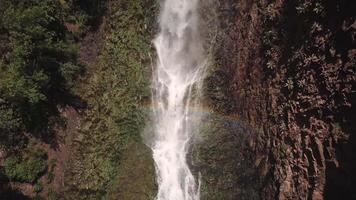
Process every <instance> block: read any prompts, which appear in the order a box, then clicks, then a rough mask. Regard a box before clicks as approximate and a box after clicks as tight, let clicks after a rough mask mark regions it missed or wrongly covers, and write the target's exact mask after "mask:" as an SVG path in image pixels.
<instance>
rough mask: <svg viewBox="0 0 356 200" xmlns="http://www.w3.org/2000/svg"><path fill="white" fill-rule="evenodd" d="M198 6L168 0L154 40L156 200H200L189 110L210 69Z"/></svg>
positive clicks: (193, 123)
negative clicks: (190, 160)
mask: <svg viewBox="0 0 356 200" xmlns="http://www.w3.org/2000/svg"><path fill="white" fill-rule="evenodd" d="M198 3H199V0H164V1H163V2H162V8H161V14H160V18H159V25H160V33H159V34H158V35H157V37H156V38H155V40H154V44H155V48H156V51H157V56H158V59H157V65H156V67H155V69H154V75H153V81H152V82H153V95H152V96H153V122H154V140H153V142H152V144H151V148H152V151H153V158H154V161H155V167H156V174H157V182H158V194H157V198H156V199H157V200H199V199H200V197H199V181H197V180H195V178H194V176H193V175H192V173H191V171H190V169H189V166H188V164H187V152H188V150H189V145H190V143H191V141H190V139H191V137H192V136H193V134H194V131H195V132H196V129H197V124H198V123H199V117H198V116H193V115H192V110H191V109H190V108H191V107H193V106H194V105H195V103H196V100H197V98H196V96H197V95H196V94H197V93H198V91H199V86H200V84H199V83H200V82H201V79H202V77H203V73H204V68H205V64H204V56H203V47H202V43H201V39H200V34H199V28H198V25H199V24H198V23H199V17H198V13H197V6H198ZM192 93H194V94H195V95H192ZM192 96H194V97H192Z"/></svg>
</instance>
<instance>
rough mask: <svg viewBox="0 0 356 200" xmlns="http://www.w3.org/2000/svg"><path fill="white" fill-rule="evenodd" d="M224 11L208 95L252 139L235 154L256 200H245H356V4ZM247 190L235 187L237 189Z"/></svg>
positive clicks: (280, 1)
mask: <svg viewBox="0 0 356 200" xmlns="http://www.w3.org/2000/svg"><path fill="white" fill-rule="evenodd" d="M218 7H219V9H218V10H219V19H220V25H219V26H220V27H219V28H220V31H219V33H218V35H217V41H218V44H217V48H216V53H215V65H216V66H217V67H216V70H215V71H214V72H213V73H212V75H211V76H210V77H208V79H207V85H208V87H207V88H208V89H207V91H208V96H209V97H210V105H211V107H212V108H213V109H214V110H215V111H216V112H221V111H223V114H224V115H228V116H230V117H233V118H237V119H239V121H240V122H244V123H245V124H248V126H249V127H250V128H252V129H253V130H254V132H255V133H254V134H249V135H248V136H246V134H245V135H244V136H246V137H247V138H246V139H243V142H242V144H241V145H239V148H242V149H241V151H243V152H246V154H245V158H248V160H250V161H249V162H248V164H247V165H248V166H249V167H248V168H249V169H254V170H255V173H252V174H254V176H255V179H253V181H255V185H256V186H255V188H257V190H251V192H256V193H258V195H255V194H254V195H247V197H246V199H251V196H253V197H254V198H260V199H356V193H355V192H354V191H353V189H355V188H356V142H355V119H356V116H355V113H356V111H355V106H354V105H353V103H354V102H355V79H356V75H355V54H356V49H355V39H356V38H355V31H356V21H355V12H353V9H354V8H355V3H354V1H346V0H344V1H332V0H329V1H321V0H299V1H297V0H294V1H285V0H275V1H249V0H245V1H236V0H224V1H222V0H221V1H219V4H218ZM240 134H243V133H240ZM241 138H243V137H241ZM235 139H236V140H239V138H238V137H237V138H235ZM215 141H216V140H215ZM238 143H241V141H239V142H238ZM224 153H226V152H224ZM237 157H240V156H237ZM232 160H234V159H232ZM236 162H237V161H236ZM245 163H246V162H245ZM231 167H232V168H234V167H235V170H237V169H239V167H238V165H233V166H231ZM239 170H241V169H239ZM239 173H240V174H241V173H244V172H243V171H239ZM252 174H251V176H252ZM249 181H251V180H249ZM246 184H247V185H248V184H249V183H243V182H241V179H239V178H237V179H236V181H235V182H234V184H233V185H232V186H231V188H243V186H246ZM259 187H260V189H258V188H259ZM250 188H251V187H250ZM239 195H240V196H241V193H238V194H236V196H235V197H234V198H233V197H231V198H230V199H236V198H238V197H239ZM208 199H209V198H208Z"/></svg>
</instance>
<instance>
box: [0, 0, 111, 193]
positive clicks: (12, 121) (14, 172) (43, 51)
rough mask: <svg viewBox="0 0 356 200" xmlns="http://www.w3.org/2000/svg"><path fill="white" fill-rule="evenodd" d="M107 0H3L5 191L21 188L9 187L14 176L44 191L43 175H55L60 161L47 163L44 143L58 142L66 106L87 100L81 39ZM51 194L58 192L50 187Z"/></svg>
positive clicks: (0, 133) (1, 169) (0, 130)
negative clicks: (78, 87)
mask: <svg viewBox="0 0 356 200" xmlns="http://www.w3.org/2000/svg"><path fill="white" fill-rule="evenodd" d="M104 3H105V1H99V0H91V1H83V0H60V1H53V0H27V1H21V0H0V159H1V166H0V182H1V183H0V196H1V197H3V196H4V197H6V196H7V195H10V196H9V198H12V197H11V196H12V195H13V194H15V193H14V191H12V190H9V191H8V192H10V193H11V194H9V193H7V190H8V189H7V186H6V183H7V182H9V181H11V182H24V183H30V184H34V187H33V192H34V193H38V192H40V191H41V190H42V186H41V185H40V184H39V183H38V182H37V181H38V180H39V178H40V177H41V176H42V175H44V174H45V173H47V169H48V174H47V175H46V177H47V182H48V184H49V183H51V182H52V181H53V179H54V176H55V175H54V172H53V171H54V168H53V166H54V165H55V164H51V162H50V163H49V166H47V154H46V152H45V151H44V150H43V147H41V146H44V143H48V144H49V145H50V146H54V145H56V141H55V140H56V139H55V138H54V136H55V135H54V132H55V128H56V127H58V126H63V125H65V123H63V122H65V120H64V119H62V117H61V116H60V109H61V108H62V107H65V106H68V105H70V106H77V105H84V104H83V103H82V100H80V99H79V98H78V97H77V96H76V95H75V91H74V86H75V84H76V79H77V77H78V76H79V75H81V73H82V72H83V71H84V70H85V68H84V64H82V63H81V62H79V54H78V52H79V44H80V42H81V40H82V38H83V37H84V36H85V34H86V32H87V31H88V30H90V29H91V28H95V26H96V25H97V22H98V19H100V18H99V16H100V15H101V14H102V13H103V12H104V5H105V4H104ZM78 102H79V103H78ZM29 141H36V143H38V144H39V145H38V146H37V147H34V146H33V145H32V144H31V142H29ZM46 151H47V150H46ZM48 196H56V194H55V192H54V191H49V190H48ZM48 198H49V197H48Z"/></svg>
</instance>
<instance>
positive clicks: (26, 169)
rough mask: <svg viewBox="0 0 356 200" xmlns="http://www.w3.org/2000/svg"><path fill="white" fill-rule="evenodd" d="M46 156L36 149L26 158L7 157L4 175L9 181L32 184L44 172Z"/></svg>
mask: <svg viewBox="0 0 356 200" xmlns="http://www.w3.org/2000/svg"><path fill="white" fill-rule="evenodd" d="M46 156H47V155H46V152H44V151H43V150H42V149H38V148H36V149H34V150H32V151H31V152H30V153H29V154H27V157H18V156H12V157H8V158H7V159H6V160H5V162H4V168H5V174H6V175H7V177H8V178H10V179H11V180H15V181H20V182H28V183H33V182H35V181H36V180H37V179H38V178H39V177H40V175H41V174H43V173H44V172H45V170H46V167H47V164H46Z"/></svg>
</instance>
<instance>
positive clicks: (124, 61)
mask: <svg viewBox="0 0 356 200" xmlns="http://www.w3.org/2000/svg"><path fill="white" fill-rule="evenodd" d="M109 7H110V13H108V14H107V15H108V17H107V19H106V21H105V24H106V26H105V27H104V29H105V30H106V33H107V35H106V37H105V40H104V41H103V46H102V50H101V56H100V57H99V58H98V59H97V61H96V62H95V64H93V66H92V68H90V70H89V71H90V72H94V73H90V74H89V75H88V77H87V79H86V80H84V83H83V86H82V88H81V89H80V91H81V92H80V93H81V94H80V96H81V98H83V99H86V100H87V104H88V109H87V110H86V111H85V113H84V117H83V119H82V121H81V125H80V127H79V128H78V133H77V135H75V137H74V138H70V139H69V140H70V141H68V144H70V146H71V147H72V148H73V150H72V157H71V159H70V160H71V162H70V164H69V165H70V167H69V168H70V169H69V172H68V176H67V177H66V183H67V185H68V187H67V190H68V191H67V195H68V196H69V198H71V199H101V198H102V197H103V196H106V194H107V191H109V190H112V189H114V190H115V188H113V187H120V186H117V185H116V184H114V183H116V182H117V181H119V182H120V181H121V178H120V177H122V174H128V173H129V172H126V171H121V170H129V169H128V168H126V167H120V166H121V165H125V164H124V163H123V162H124V161H123V160H122V158H123V154H125V152H126V153H127V151H128V149H129V148H130V145H128V144H131V143H134V144H133V145H135V144H137V143H138V142H139V141H140V140H141V138H140V132H142V129H143V127H144V126H145V118H146V113H145V112H146V111H145V110H144V108H143V104H144V103H145V102H147V99H148V97H149V77H150V76H149V69H150V65H151V63H150V62H151V60H150V57H149V53H150V51H151V46H150V40H151V37H150V36H151V35H152V33H151V32H150V30H149V29H148V28H147V27H153V24H152V23H153V19H152V17H153V16H154V15H153V13H154V9H155V5H152V2H151V1H142V0H134V1H132V0H130V1H129V0H124V1H120V2H112V3H110V5H109ZM140 145H142V146H144V145H143V144H141V143H140ZM138 150H139V151H141V153H144V154H145V155H147V156H148V151H147V149H145V148H143V149H142V148H141V149H138ZM133 159H138V160H139V159H142V157H133ZM133 162H134V161H133ZM147 165H151V166H153V164H152V163H151V162H148V163H147ZM125 166H126V165H125ZM143 173H146V172H143ZM149 173H151V175H152V176H153V173H152V172H149ZM120 174H121V175H120ZM118 179H119V180H118ZM131 181H132V182H131V183H130V184H135V182H136V180H131ZM151 181H152V182H153V183H152V184H151V185H154V180H153V178H152V179H151ZM140 184H141V186H143V185H144V184H146V183H140ZM152 187H153V186H152ZM146 190H151V191H153V189H146ZM108 198H113V199H117V198H118V197H115V195H111V197H108ZM128 199H135V198H129V197H128Z"/></svg>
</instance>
